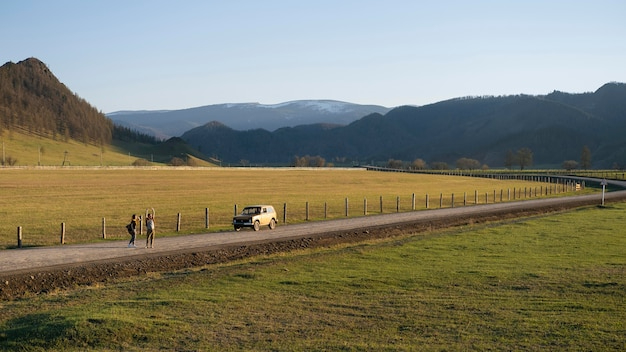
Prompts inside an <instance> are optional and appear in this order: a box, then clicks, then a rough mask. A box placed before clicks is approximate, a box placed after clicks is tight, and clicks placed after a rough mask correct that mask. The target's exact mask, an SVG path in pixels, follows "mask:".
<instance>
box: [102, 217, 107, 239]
mask: <svg viewBox="0 0 626 352" xmlns="http://www.w3.org/2000/svg"><path fill="white" fill-rule="evenodd" d="M106 238H107V221H106V218H102V239H103V240H106Z"/></svg>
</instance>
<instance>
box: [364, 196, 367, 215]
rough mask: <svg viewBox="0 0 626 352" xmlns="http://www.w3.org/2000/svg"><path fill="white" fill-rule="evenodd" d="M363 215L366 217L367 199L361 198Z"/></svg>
mask: <svg viewBox="0 0 626 352" xmlns="http://www.w3.org/2000/svg"><path fill="white" fill-rule="evenodd" d="M363 215H367V197H365V198H363Z"/></svg>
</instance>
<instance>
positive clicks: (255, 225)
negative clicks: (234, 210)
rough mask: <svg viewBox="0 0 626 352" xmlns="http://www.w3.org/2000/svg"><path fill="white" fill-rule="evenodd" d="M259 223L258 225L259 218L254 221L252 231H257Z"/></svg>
mask: <svg viewBox="0 0 626 352" xmlns="http://www.w3.org/2000/svg"><path fill="white" fill-rule="evenodd" d="M259 228H260V225H259V220H257V221H255V222H254V231H259Z"/></svg>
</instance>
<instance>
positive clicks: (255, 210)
mask: <svg viewBox="0 0 626 352" xmlns="http://www.w3.org/2000/svg"><path fill="white" fill-rule="evenodd" d="M241 214H243V215H253V214H261V208H260V207H249V208H244V209H243V211H242V212H241Z"/></svg>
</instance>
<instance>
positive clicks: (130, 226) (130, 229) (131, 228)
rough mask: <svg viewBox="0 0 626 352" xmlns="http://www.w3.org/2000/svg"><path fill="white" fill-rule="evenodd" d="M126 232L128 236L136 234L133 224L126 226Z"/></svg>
mask: <svg viewBox="0 0 626 352" xmlns="http://www.w3.org/2000/svg"><path fill="white" fill-rule="evenodd" d="M126 230H128V234H130V235H132V234H134V233H135V231H134V229H133V224H132V223H130V224H128V225H126Z"/></svg>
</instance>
